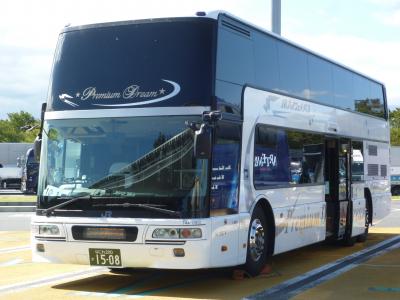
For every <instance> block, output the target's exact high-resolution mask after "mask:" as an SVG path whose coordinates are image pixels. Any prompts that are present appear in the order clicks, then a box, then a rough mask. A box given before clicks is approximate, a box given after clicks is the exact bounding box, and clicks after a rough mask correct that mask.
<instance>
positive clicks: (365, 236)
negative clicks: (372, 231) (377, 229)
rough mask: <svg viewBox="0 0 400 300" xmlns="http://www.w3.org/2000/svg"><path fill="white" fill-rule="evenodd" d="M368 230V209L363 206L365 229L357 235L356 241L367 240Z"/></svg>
mask: <svg viewBox="0 0 400 300" xmlns="http://www.w3.org/2000/svg"><path fill="white" fill-rule="evenodd" d="M368 230H369V209H368V206H367V207H365V230H364V233H363V234H361V235H359V236H358V237H357V242H360V243H363V242H365V241H366V240H367V237H368Z"/></svg>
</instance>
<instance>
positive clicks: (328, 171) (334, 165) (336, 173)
mask: <svg viewBox="0 0 400 300" xmlns="http://www.w3.org/2000/svg"><path fill="white" fill-rule="evenodd" d="M325 146H326V148H325V158H326V163H325V200H326V202H327V205H326V208H327V212H326V214H327V218H326V231H327V233H326V236H327V237H331V238H333V239H340V238H343V237H344V235H345V233H346V225H347V224H348V222H349V220H348V216H349V213H348V211H349V209H350V207H351V206H350V201H349V199H350V198H351V197H350V176H349V168H350V141H349V140H348V139H327V141H326V144H325Z"/></svg>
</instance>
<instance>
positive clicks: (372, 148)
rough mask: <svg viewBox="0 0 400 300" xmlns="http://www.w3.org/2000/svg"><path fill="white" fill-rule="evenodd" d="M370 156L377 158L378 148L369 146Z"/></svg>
mask: <svg viewBox="0 0 400 300" xmlns="http://www.w3.org/2000/svg"><path fill="white" fill-rule="evenodd" d="M368 155H371V156H377V155H378V147H377V146H375V145H368Z"/></svg>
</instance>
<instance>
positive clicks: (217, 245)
mask: <svg viewBox="0 0 400 300" xmlns="http://www.w3.org/2000/svg"><path fill="white" fill-rule="evenodd" d="M240 141H241V124H240V123H239V122H226V121H222V120H221V121H219V122H218V124H217V125H216V127H215V138H214V145H213V152H212V166H211V168H212V172H211V189H210V217H211V222H212V241H211V243H212V245H211V251H212V252H211V253H212V255H211V265H212V266H214V267H222V266H228V265H232V264H237V259H238V243H239V240H238V237H239V215H238V208H239V203H238V200H239V170H240Z"/></svg>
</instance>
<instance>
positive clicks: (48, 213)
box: [42, 195, 92, 217]
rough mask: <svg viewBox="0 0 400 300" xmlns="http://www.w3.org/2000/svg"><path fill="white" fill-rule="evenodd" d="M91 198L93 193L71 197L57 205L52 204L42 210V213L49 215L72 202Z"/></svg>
mask: <svg viewBox="0 0 400 300" xmlns="http://www.w3.org/2000/svg"><path fill="white" fill-rule="evenodd" d="M58 199H69V198H63V197H60V198H58ZM90 199H92V195H87V196H79V197H74V198H71V199H69V200H68V201H65V202H62V203H59V204H57V205H54V206H51V207H49V208H46V209H44V210H42V215H46V216H47V217H48V216H49V215H50V214H51V213H52V212H53V211H55V210H56V209H58V208H61V207H64V206H66V205H68V204H70V203H73V202H76V201H78V200H90Z"/></svg>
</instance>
